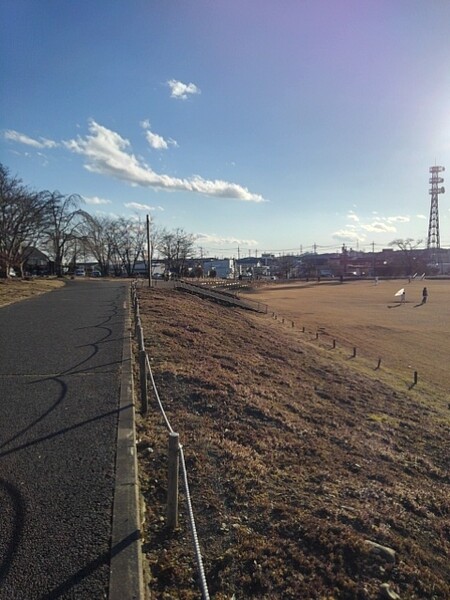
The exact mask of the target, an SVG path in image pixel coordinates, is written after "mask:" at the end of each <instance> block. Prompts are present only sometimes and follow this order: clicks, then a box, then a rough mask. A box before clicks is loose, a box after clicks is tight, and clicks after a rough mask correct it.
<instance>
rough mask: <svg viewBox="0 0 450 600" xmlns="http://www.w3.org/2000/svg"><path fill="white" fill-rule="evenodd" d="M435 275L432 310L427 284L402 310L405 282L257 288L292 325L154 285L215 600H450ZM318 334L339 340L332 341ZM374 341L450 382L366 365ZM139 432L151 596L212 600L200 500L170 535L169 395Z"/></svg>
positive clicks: (153, 341) (165, 383)
mask: <svg viewBox="0 0 450 600" xmlns="http://www.w3.org/2000/svg"><path fill="white" fill-rule="evenodd" d="M427 283H428V285H429V288H430V298H429V304H427V305H426V306H422V307H417V308H415V304H418V303H419V302H420V300H421V294H420V290H421V288H420V287H419V286H416V293H415V294H414V293H413V292H412V289H413V288H408V290H407V301H408V302H407V304H406V306H402V307H399V308H392V309H389V308H388V306H395V304H394V303H393V302H392V300H393V293H394V292H395V291H396V289H394V290H392V289H391V287H390V284H389V286H388V284H385V283H384V282H383V283H380V286H379V288H377V289H375V288H374V287H372V288H368V286H367V284H366V283H362V282H361V283H360V282H358V283H355V284H353V283H352V284H348V285H346V284H344V285H342V286H334V287H332V286H326V285H322V284H321V285H320V286H314V287H312V286H311V287H309V288H307V287H305V288H304V289H296V288H290V287H284V286H283V287H282V286H276V287H275V290H274V291H271V290H269V289H263V290H259V291H258V292H255V293H254V294H253V295H251V296H250V297H252V298H256V297H258V298H260V299H263V300H265V301H266V302H267V303H268V304H269V306H271V307H272V308H275V307H276V309H277V311H278V313H279V315H280V318H278V319H276V320H275V319H274V318H273V317H272V315H271V314H270V313H269V314H268V315H258V314H254V313H250V312H247V311H243V310H240V309H233V308H225V307H223V306H219V305H216V304H213V303H211V302H209V301H205V300H201V299H200V298H197V297H194V296H190V295H188V294H186V293H183V292H175V291H171V290H163V289H152V290H150V289H148V288H144V287H142V288H141V289H139V297H140V307H141V318H142V323H143V328H144V333H145V345H146V349H147V352H148V354H149V357H150V361H151V364H152V366H153V372H154V377H155V381H156V385H157V388H158V391H159V396H160V398H161V400H162V402H163V404H164V405H165V408H166V411H167V415H168V417H169V419H170V422H171V424H172V427H173V428H174V430H175V431H177V432H178V433H179V434H180V442H181V444H182V445H183V448H184V453H185V456H186V461H187V471H188V477H189V482H190V487H191V495H192V503H193V509H194V513H195V516H196V522H197V530H198V537H199V541H200V546H201V548H202V552H203V559H204V565H205V572H206V579H207V582H208V587H209V592H210V595H211V597H212V598H214V599H215V600H225V599H227V600H232V599H234V600H244V599H247V598H252V599H267V600H272V599H274V600H275V599H292V600H298V599H299V598H301V599H305V600H316V599H317V600H319V599H320V600H332V599H334V600H341V599H343V600H347V599H348V600H350V599H352V600H372V599H378V598H401V599H402V600H424V599H430V600H432V599H434V600H437V599H439V600H444V599H448V598H450V561H449V556H450V475H449V457H450V451H449V439H450V422H449V415H450V411H449V410H448V407H447V402H445V401H444V400H445V397H446V393H445V391H444V387H445V385H446V381H448V380H447V379H446V376H447V375H446V373H445V367H446V365H445V362H446V361H447V364H448V346H446V345H445V331H447V332H448V306H446V300H445V294H446V290H448V289H449V287H448V284H438V283H437V282H436V285H434V282H433V283H432V284H430V283H429V282H427ZM396 285H397V284H394V287H395V286H396ZM411 285H413V284H411ZM398 287H401V286H398ZM398 287H397V289H398ZM438 307H441V308H440V309H439V310H438ZM440 310H442V311H447V312H440ZM281 316H284V317H285V318H292V319H293V320H294V321H295V323H296V326H295V328H292V326H289V324H288V323H287V321H286V322H285V323H284V324H283V323H282V322H281ZM303 325H305V326H306V332H305V333H302V331H301V328H302V326H303ZM318 327H321V328H324V330H325V331H326V332H328V333H329V334H330V335H329V336H326V335H325V334H322V336H321V338H320V339H319V340H315V336H314V335H313V332H314V333H315V331H316V328H318ZM423 332H426V333H427V335H426V336H425V337H423ZM433 333H435V334H436V336H435V337H433ZM332 336H335V337H336V339H337V340H338V342H339V343H338V347H337V348H336V349H335V350H331V349H330V340H331V337H332ZM422 339H424V343H425V345H421V340H422ZM345 342H348V345H349V346H348V348H349V349H348V350H346V349H344V343H345ZM369 342H370V343H369ZM399 344H400V345H401V348H400V349H399V350H398V354H399V355H400V356H397V350H396V347H397V345H399ZM366 345H367V346H370V347H373V348H374V350H373V352H374V356H376V357H378V354H380V356H382V357H383V361H384V362H388V360H389V362H390V363H392V366H396V365H397V364H398V369H399V372H400V371H401V372H403V365H404V364H405V363H406V369H407V370H408V368H407V365H408V364H411V367H412V368H414V367H415V366H417V369H418V370H419V374H422V373H423V377H425V373H426V377H427V378H429V380H430V381H434V380H435V381H436V385H437V383H439V385H440V386H441V387H440V388H439V390H436V387H435V385H434V384H431V383H430V384H425V383H423V384H422V375H420V379H419V383H418V385H417V386H415V387H413V388H411V389H410V387H409V386H408V385H407V382H406V380H405V379H402V378H401V377H400V376H397V375H396V373H395V372H394V376H392V373H391V372H388V371H387V368H388V367H387V366H385V365H384V363H383V365H382V368H381V369H379V370H377V371H376V370H374V367H373V364H372V363H370V361H367V364H366V363H365V359H363V358H362V357H360V356H359V354H358V356H357V358H356V359H355V360H350V359H349V354H350V349H351V348H352V347H353V346H358V348H361V352H362V348H363V347H364V346H366ZM364 351H365V352H366V349H365V350H364ZM433 357H434V358H435V359H436V363H437V364H438V365H439V366H435V367H433V360H432V359H433ZM445 357H447V359H446V358H445ZM397 358H398V363H397V362H394V359H395V360H397ZM412 358H414V359H415V361H414V362H413V361H412ZM422 358H424V359H425V360H422ZM425 365H428V366H427V369H426V371H425ZM406 378H408V373H407V374H406ZM138 438H139V442H138V453H139V463H140V477H141V491H142V494H143V497H144V500H145V506H146V512H145V516H146V521H145V531H144V545H143V549H144V553H145V559H146V565H147V567H148V572H149V583H148V590H149V594H150V597H151V598H155V599H159V598H164V599H176V598H179V599H186V600H188V599H197V598H200V597H201V596H200V592H199V586H198V581H197V572H196V567H195V559H194V554H193V549H192V542H191V536H190V532H189V527H188V523H187V519H186V510H185V507H184V496H183V494H182V495H181V498H180V502H181V504H180V508H181V511H180V527H179V529H178V530H177V531H176V532H174V533H173V532H170V531H169V530H168V528H167V527H166V507H165V502H166V489H167V445H168V432H167V429H166V426H165V424H164V421H163V419H162V416H161V414H160V412H159V409H158V407H157V405H156V401H155V397H154V394H153V393H152V394H150V410H149V413H148V414H147V415H146V416H145V417H142V418H141V419H140V422H139V426H138ZM375 544H378V545H379V546H377V545H375Z"/></svg>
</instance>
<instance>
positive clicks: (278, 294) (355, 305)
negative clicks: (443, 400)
mask: <svg viewBox="0 0 450 600" xmlns="http://www.w3.org/2000/svg"><path fill="white" fill-rule="evenodd" d="M424 286H427V288H428V292H429V297H428V302H427V304H425V305H421V301H422V289H423V287H424ZM402 287H403V288H405V290H406V303H405V304H404V305H402V304H400V303H399V302H398V298H395V296H394V295H395V293H396V292H397V291H398V290H399V289H400V288H402ZM249 297H250V298H252V299H253V300H260V301H261V302H265V303H266V304H268V306H269V309H270V310H271V311H275V312H276V313H277V314H278V318H280V319H281V318H282V317H285V318H287V319H289V320H290V321H294V323H295V324H296V325H297V327H298V326H306V330H307V331H309V333H310V334H313V335H314V336H315V333H316V332H317V331H319V332H320V333H319V337H320V339H322V340H323V343H325V344H327V343H328V345H329V344H330V343H331V342H332V339H333V338H334V339H336V346H337V347H338V348H339V347H344V348H346V349H347V351H348V352H351V353H352V352H353V347H357V354H358V355H360V356H361V357H364V358H366V359H368V360H369V362H368V364H371V365H373V364H377V362H378V358H381V359H382V365H383V367H382V368H383V369H384V368H385V369H386V370H388V371H389V372H393V373H394V372H395V373H397V374H398V375H399V377H400V378H401V379H406V381H411V380H412V378H413V372H414V371H417V372H418V375H419V377H420V380H421V382H422V383H424V384H425V383H426V384H428V385H432V386H435V387H436V391H438V390H439V391H441V392H443V393H444V394H449V392H450V368H449V364H450V281H449V280H443V281H442V280H441V281H439V280H436V281H427V280H426V281H415V280H413V281H411V283H408V281H407V280H406V281H405V280H398V281H380V282H379V284H378V285H377V286H375V285H374V283H373V282H372V281H354V282H347V283H344V284H339V283H337V284H335V283H320V284H316V283H312V284H307V283H300V284H295V283H294V284H291V285H282V284H280V285H272V286H269V287H266V288H262V289H260V290H258V291H255V292H253V293H252V294H251V295H249ZM287 325H289V324H287ZM330 340H331V342H330ZM449 400H450V397H449Z"/></svg>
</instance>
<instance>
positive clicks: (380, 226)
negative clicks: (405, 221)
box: [361, 221, 397, 233]
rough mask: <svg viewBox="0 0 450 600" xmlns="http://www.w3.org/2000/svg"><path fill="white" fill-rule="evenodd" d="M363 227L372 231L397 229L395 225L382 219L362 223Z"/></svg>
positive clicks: (383, 231) (393, 230) (382, 231)
mask: <svg viewBox="0 0 450 600" xmlns="http://www.w3.org/2000/svg"><path fill="white" fill-rule="evenodd" d="M361 228H362V229H364V230H365V231H370V232H371V233H385V232H389V231H390V232H395V231H397V229H396V228H395V227H394V226H393V225H389V224H388V223H383V222H382V221H373V223H367V224H362V225H361Z"/></svg>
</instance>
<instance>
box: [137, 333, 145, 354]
mask: <svg viewBox="0 0 450 600" xmlns="http://www.w3.org/2000/svg"><path fill="white" fill-rule="evenodd" d="M137 337H138V344H139V351H141V350H145V343H144V330H143V329H142V327H139V329H138V336H137Z"/></svg>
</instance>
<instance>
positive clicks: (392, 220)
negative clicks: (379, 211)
mask: <svg viewBox="0 0 450 600" xmlns="http://www.w3.org/2000/svg"><path fill="white" fill-rule="evenodd" d="M410 220H411V219H410V218H409V217H405V216H397V217H386V221H387V222H388V223H409V222H410Z"/></svg>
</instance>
